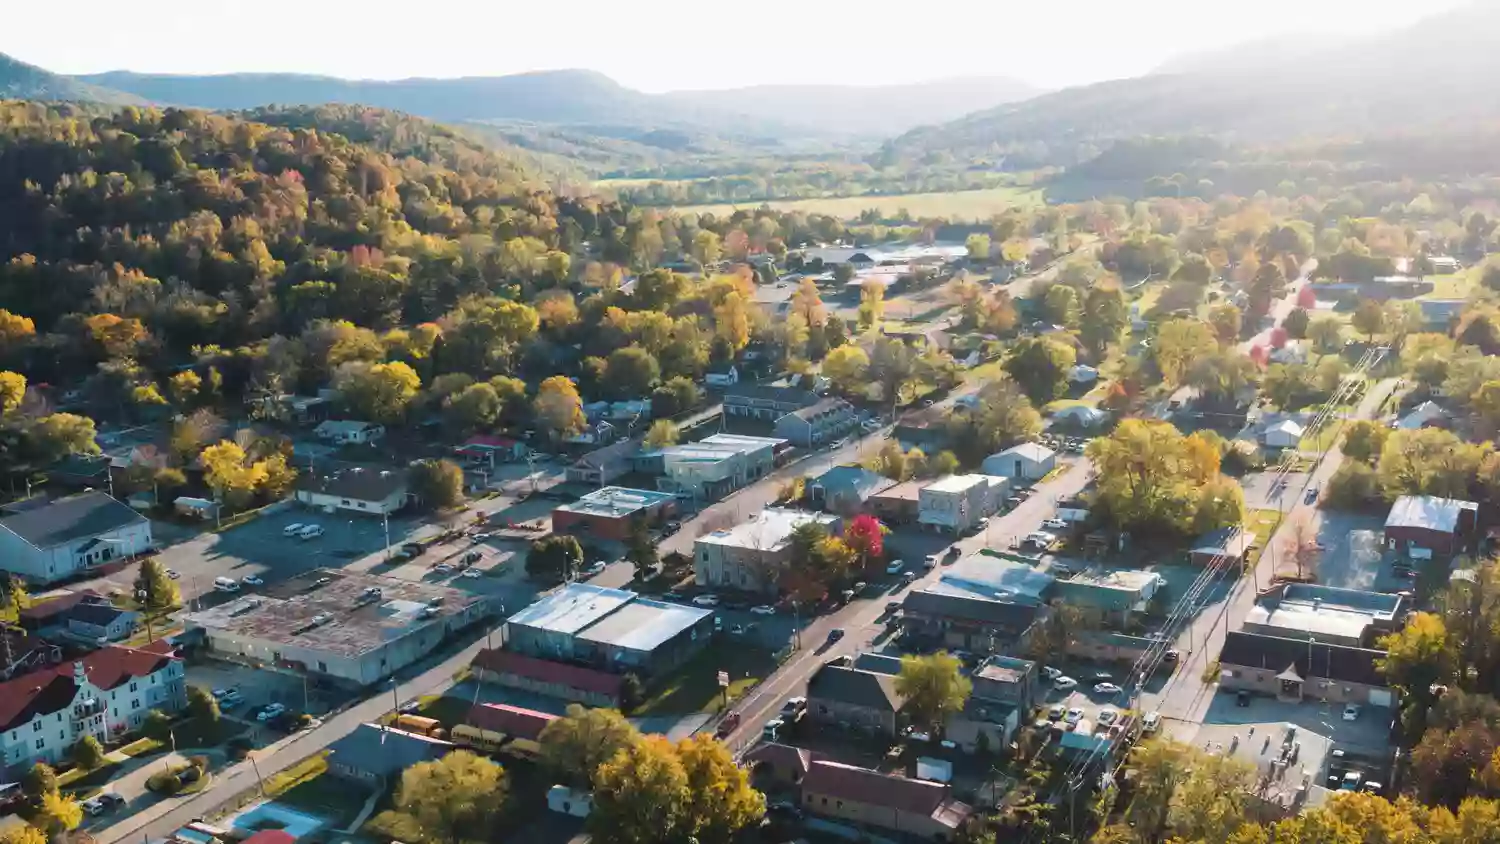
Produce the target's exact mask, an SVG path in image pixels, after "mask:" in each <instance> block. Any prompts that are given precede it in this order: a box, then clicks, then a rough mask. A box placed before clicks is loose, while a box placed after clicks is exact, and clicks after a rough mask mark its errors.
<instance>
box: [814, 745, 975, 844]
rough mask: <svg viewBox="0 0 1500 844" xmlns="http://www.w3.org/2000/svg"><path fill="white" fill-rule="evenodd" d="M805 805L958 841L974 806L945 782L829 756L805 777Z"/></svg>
mask: <svg viewBox="0 0 1500 844" xmlns="http://www.w3.org/2000/svg"><path fill="white" fill-rule="evenodd" d="M802 808H804V809H805V810H807V811H808V812H811V813H813V814H817V815H824V816H826V817H831V818H838V819H840V820H845V821H852V822H854V823H857V824H861V825H864V826H872V827H879V828H881V829H888V830H891V831H893V832H900V833H901V834H903V835H907V836H911V837H913V838H921V839H926V840H929V841H954V840H957V836H958V834H959V831H960V830H961V829H962V828H963V825H964V823H965V822H966V821H967V820H968V819H969V816H970V815H972V814H973V809H972V808H971V807H969V806H968V805H967V804H965V803H961V802H959V801H957V800H955V799H954V798H953V794H952V789H951V787H950V786H948V785H946V784H944V783H936V782H929V781H927V780H916V779H908V778H906V777H901V776H895V775H891V774H882V773H879V772H878V771H872V770H869V769H867V768H859V767H855V766H854V765H845V764H842V763H839V762H831V761H827V760H823V759H813V760H811V761H810V762H809V763H808V768H807V773H806V774H805V775H804V776H803V777H802Z"/></svg>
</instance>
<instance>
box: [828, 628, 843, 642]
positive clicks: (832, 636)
mask: <svg viewBox="0 0 1500 844" xmlns="http://www.w3.org/2000/svg"><path fill="white" fill-rule="evenodd" d="M842 638H844V628H842V627H835V628H833V629H832V630H830V631H828V641H830V642H837V641H838V640H840V639H842Z"/></svg>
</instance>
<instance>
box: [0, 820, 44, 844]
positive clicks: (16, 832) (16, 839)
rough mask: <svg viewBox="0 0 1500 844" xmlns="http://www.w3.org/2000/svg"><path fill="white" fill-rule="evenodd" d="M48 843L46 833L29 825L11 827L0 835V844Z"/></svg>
mask: <svg viewBox="0 0 1500 844" xmlns="http://www.w3.org/2000/svg"><path fill="white" fill-rule="evenodd" d="M49 841H50V839H49V838H48V837H47V833H45V832H43V831H42V830H40V829H37V828H36V827H34V826H32V825H31V824H22V825H20V826H13V827H11V828H10V829H9V830H7V831H5V832H4V833H0V844H48V842H49Z"/></svg>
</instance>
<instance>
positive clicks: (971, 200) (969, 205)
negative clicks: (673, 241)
mask: <svg viewBox="0 0 1500 844" xmlns="http://www.w3.org/2000/svg"><path fill="white" fill-rule="evenodd" d="M1041 201H1042V193H1041V191H1037V190H1026V189H1023V188H989V189H986V190H967V191H953V192H949V193H909V194H903V195H901V196H837V197H826V198H821V199H783V200H775V201H772V202H740V203H733V202H723V203H716V204H713V205H684V206H680V207H678V208H677V209H675V210H677V211H691V212H693V213H695V214H704V213H712V214H715V215H724V214H732V213H734V211H736V210H737V209H741V208H743V209H745V210H747V211H749V210H754V209H756V208H759V207H761V206H762V205H769V206H770V207H771V208H774V209H776V210H777V211H806V212H808V213H813V214H828V215H830V216H834V217H840V218H843V219H852V218H854V217H858V216H859V215H860V212H862V211H864V210H866V209H869V208H876V209H879V211H880V212H881V213H882V214H886V215H893V214H895V213H896V212H897V211H898V210H901V209H905V210H906V211H907V212H908V213H910V214H911V215H912V216H914V217H947V218H949V219H965V220H987V219H989V218H990V217H991V216H992V215H995V214H999V213H1000V212H1002V211H1005V210H1006V209H1009V208H1014V207H1016V206H1018V205H1036V204H1038V203H1040V202H1041Z"/></svg>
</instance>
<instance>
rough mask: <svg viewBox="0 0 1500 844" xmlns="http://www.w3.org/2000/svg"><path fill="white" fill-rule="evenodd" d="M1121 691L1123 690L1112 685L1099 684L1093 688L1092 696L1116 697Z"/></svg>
mask: <svg viewBox="0 0 1500 844" xmlns="http://www.w3.org/2000/svg"><path fill="white" fill-rule="evenodd" d="M1122 691H1124V689H1122V688H1120V687H1119V686H1116V685H1115V684H1114V683H1099V684H1098V685H1096V686H1094V694H1096V695H1117V694H1119V693H1120V692H1122Z"/></svg>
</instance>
